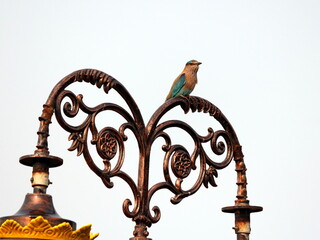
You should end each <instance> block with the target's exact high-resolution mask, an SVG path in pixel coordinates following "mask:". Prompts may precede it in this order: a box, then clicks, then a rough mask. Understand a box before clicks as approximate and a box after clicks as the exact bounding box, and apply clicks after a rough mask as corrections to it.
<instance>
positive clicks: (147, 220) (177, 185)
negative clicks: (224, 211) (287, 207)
mask: <svg viewBox="0 0 320 240" xmlns="http://www.w3.org/2000/svg"><path fill="white" fill-rule="evenodd" d="M82 81H84V82H87V83H91V84H92V85H95V86H97V87H98V88H101V87H103V90H104V91H105V93H108V92H109V90H111V89H114V90H115V91H117V92H118V93H119V94H120V96H121V97H122V98H123V99H124V100H125V101H126V103H127V105H128V107H129V109H130V111H127V110H125V109H124V108H123V107H121V106H119V105H117V104H114V103H109V102H107V103H102V104H99V105H97V106H95V107H88V106H87V105H86V104H85V103H84V101H83V96H82V95H77V96H76V95H75V94H74V93H72V92H71V91H69V90H66V88H67V87H68V86H69V85H70V84H72V83H74V82H82ZM63 102H64V104H63ZM62 105H63V107H62V108H61V106H62ZM45 106H46V107H47V108H48V107H50V108H53V109H54V112H55V115H56V118H57V120H58V122H59V124H60V125H61V126H62V127H63V128H64V129H65V130H66V131H67V132H69V133H70V135H69V140H71V141H72V144H71V146H70V148H69V150H70V151H74V150H77V154H78V155H83V156H84V159H85V160H86V162H87V164H88V166H89V167H90V169H91V170H92V171H93V172H94V173H95V174H97V175H98V176H99V177H100V178H101V179H102V181H103V183H104V184H105V185H106V187H108V188H111V187H113V183H112V181H111V178H113V177H120V178H122V179H123V180H124V181H126V182H127V183H128V185H129V186H130V188H131V190H132V192H133V196H134V201H133V204H134V205H133V208H132V210H130V209H129V207H130V206H131V205H132V201H131V200H129V199H126V200H125V201H124V203H123V211H124V213H125V215H126V216H127V217H129V218H132V219H133V220H134V221H135V222H136V227H135V231H134V238H132V239H147V236H148V231H147V226H148V227H150V226H151V224H152V223H156V222H157V221H159V219H160V216H161V214H160V209H159V207H157V206H155V207H153V208H152V211H153V214H151V212H150V208H149V205H150V200H151V198H152V196H153V195H154V194H155V193H156V192H157V191H158V190H161V189H168V190H169V191H171V192H172V193H173V194H174V196H173V197H172V198H171V202H172V203H174V204H177V203H179V202H180V201H181V200H182V199H183V198H185V197H188V196H190V195H192V194H194V193H195V192H197V191H198V189H199V188H200V187H201V186H202V184H203V185H204V186H205V187H209V184H210V185H211V186H213V187H216V186H217V184H216V181H215V178H216V177H217V176H218V170H220V169H223V168H225V167H227V166H228V165H229V163H230V162H231V161H232V159H233V158H234V152H235V150H236V149H237V151H238V150H239V143H238V139H237V137H236V134H235V132H234V131H233V128H232V126H231V125H230V123H229V122H228V120H227V119H226V118H225V117H224V115H223V114H222V113H221V111H220V110H219V109H218V108H217V107H216V106H214V105H213V104H212V103H210V102H209V101H207V100H205V99H203V98H199V97H194V96H190V97H177V98H173V99H170V100H168V101H167V102H165V103H164V104H163V105H162V106H160V107H159V108H158V109H157V110H156V111H155V113H154V114H153V116H152V117H151V118H150V120H149V122H148V124H147V125H145V124H144V122H143V118H142V116H141V113H140V111H139V108H138V107H137V105H136V103H135V101H134V100H133V98H132V97H131V95H130V94H129V92H128V91H127V90H126V89H125V88H124V87H123V85H122V84H120V83H119V82H118V81H117V80H116V79H114V78H113V77H111V76H109V75H107V74H105V73H103V72H100V71H97V70H92V69H84V70H80V71H76V72H74V73H72V74H70V75H68V76H67V77H65V78H64V79H62V80H61V82H60V83H58V85H57V86H56V87H55V88H54V89H53V91H52V93H51V95H50V96H49V98H48V101H47V103H46V104H45ZM179 106H180V107H181V108H182V109H183V110H184V112H185V113H188V112H189V111H190V110H191V111H192V112H195V111H197V112H203V113H208V114H209V115H210V116H212V117H214V118H215V119H216V120H217V121H218V122H219V123H220V124H221V126H222V128H223V129H220V130H213V129H212V128H209V129H208V133H207V135H206V136H201V135H199V134H198V133H197V132H196V131H195V130H194V129H193V128H192V127H191V126H190V125H188V124H187V123H186V122H182V121H178V120H169V121H164V122H160V120H161V119H162V117H163V116H164V115H165V114H166V113H167V112H169V111H170V110H171V109H173V108H175V107H179ZM80 111H81V112H83V113H84V114H85V115H86V117H85V119H84V121H83V122H82V123H81V124H78V125H76V126H73V125H71V124H69V123H68V122H67V121H66V120H65V117H67V118H74V117H75V116H77V115H78V113H79V112H80ZM105 111H112V112H116V113H117V114H119V115H120V116H122V118H123V119H124V123H122V124H121V125H120V127H119V129H115V128H113V127H110V126H106V127H104V128H103V129H98V128H97V126H96V117H97V116H98V115H99V114H100V113H102V112H105ZM46 119H47V118H44V117H43V120H41V118H40V121H41V125H40V130H39V133H38V134H39V141H38V143H39V144H38V146H37V147H38V149H39V150H41V149H46V147H47V139H46V138H47V136H48V134H46V132H48V124H49V123H50V122H49V121H48V120H46ZM172 128H178V129H181V130H183V131H185V132H186V133H187V134H188V135H189V136H190V138H191V139H192V141H193V142H194V149H193V150H192V151H188V150H187V149H186V148H185V147H183V146H182V145H179V144H172V140H171V136H170V135H169V134H168V133H167V130H169V129H172ZM127 129H129V130H130V131H131V132H132V133H133V134H134V136H135V138H136V141H137V143H138V147H139V156H140V159H139V173H138V181H137V183H136V182H135V181H134V180H133V179H132V178H131V177H130V176H129V175H128V174H127V173H126V172H124V171H123V170H122V166H123V162H124V158H125V144H124V142H125V141H126V140H127V136H126V135H125V134H124V132H125V130H127ZM89 133H90V134H91V136H92V139H88V136H90V134H89ZM157 138H162V139H163V140H164V141H165V144H164V145H163V147H162V150H163V151H164V158H163V181H161V182H159V183H157V184H155V185H153V186H151V187H150V186H149V162H150V152H151V146H152V145H153V143H154V141H155V140H156V139H157ZM206 143H208V144H209V145H210V148H211V150H212V153H213V154H215V155H223V154H224V156H225V157H224V160H223V161H220V162H215V161H214V160H213V159H211V158H210V157H209V155H208V154H207V152H206V150H205V148H204V146H203V145H204V144H206ZM88 144H92V145H95V147H96V151H97V153H98V155H99V156H100V157H101V159H102V161H103V163H104V168H103V169H100V168H99V167H98V166H97V165H96V164H95V163H94V161H93V158H92V156H91V154H90V151H89V148H88ZM239 155H241V154H240V153H239V152H237V156H239ZM111 161H112V162H114V164H112V166H111ZM237 161H238V162H239V164H238V165H239V166H240V165H241V164H242V163H243V160H242V158H241V157H240V158H239V157H238V159H237ZM243 164H244V163H243ZM196 168H198V177H197V179H196V181H195V182H194V184H193V185H192V186H191V187H190V188H188V189H184V188H183V186H182V185H183V184H182V183H183V180H184V179H186V178H188V176H189V175H190V174H191V172H192V171H193V170H195V169H196ZM241 171H242V172H240V170H239V176H238V179H239V181H238V186H239V188H241V190H239V191H238V192H240V191H241V192H240V194H238V196H237V197H238V199H239V201H240V200H241V201H246V191H245V190H246V180H244V179H245V170H244V168H242V169H241ZM170 172H171V173H173V174H170ZM173 176H174V178H175V179H172V177H173Z"/></svg>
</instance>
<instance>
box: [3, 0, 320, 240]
mask: <svg viewBox="0 0 320 240" xmlns="http://www.w3.org/2000/svg"><path fill="white" fill-rule="evenodd" d="M319 12H320V2H319V1H318V0H314V1H311V0H304V1H293V0H291V1H279V0H277V1H258V0H256V1H239V0H236V1H235V0H230V1H213V0H211V1H185V0H184V1H157V2H156V1H153V2H151V1H79V0H78V1H50V2H49V1H16V0H12V1H4V0H1V1H0V66H1V67H0V79H1V80H0V104H1V105H0V106H1V112H2V114H1V126H2V132H1V139H0V146H1V147H0V148H1V154H2V157H1V161H2V167H1V169H0V170H1V173H0V182H1V184H0V191H1V192H2V196H1V198H0V206H1V208H0V215H1V216H5V215H12V214H14V213H15V212H16V211H17V210H18V209H19V207H20V206H21V204H22V202H23V199H24V195H25V194H26V193H28V192H31V191H32V189H31V186H30V183H29V178H30V176H31V169H30V168H27V167H24V166H22V165H20V164H18V159H19V157H20V156H22V155H26V154H31V153H33V151H34V149H35V145H36V131H37V129H38V120H37V118H38V116H39V115H40V113H41V110H42V104H43V103H44V102H45V101H46V98H47V96H48V95H49V93H50V91H51V89H52V88H53V87H54V85H55V84H56V83H57V82H58V81H59V80H60V79H62V78H63V77H64V76H66V75H68V74H69V73H71V72H73V71H75V70H78V69H81V68H95V69H99V70H101V71H104V72H106V73H108V74H110V75H112V76H113V77H115V78H116V79H117V80H119V81H120V82H121V83H122V84H123V85H125V87H126V88H127V89H128V90H129V92H130V93H131V94H132V96H133V97H134V99H135V100H136V102H137V104H138V105H139V107H140V110H141V112H142V114H143V116H144V119H145V122H147V121H148V119H149V117H150V116H151V114H152V113H153V111H154V110H155V109H157V108H158V107H159V106H160V105H161V104H162V103H163V101H164V98H165V96H166V95H167V92H168V90H169V88H170V86H171V83H172V81H173V79H174V78H175V77H176V76H177V74H178V73H180V71H181V70H182V68H183V66H184V64H185V62H187V61H188V60H190V59H197V60H199V61H201V62H203V64H202V65H201V66H200V70H199V73H198V78H199V84H198V85H197V87H196V89H195V90H194V92H193V95H196V96H201V97H203V98H206V99H208V100H209V101H211V102H212V103H214V104H215V105H217V106H218V107H219V108H220V109H221V110H222V112H223V113H224V114H225V115H226V116H227V118H228V119H229V121H230V122H231V124H232V125H233V127H234V128H235V130H236V132H237V134H238V137H239V140H240V142H241V144H242V145H243V150H244V154H245V162H246V165H247V168H248V172H247V174H248V183H249V185H248V196H249V199H250V203H251V204H252V205H260V206H263V207H264V211H263V212H262V213H256V214H252V216H251V222H252V233H251V238H252V239H259V240H266V239H279V240H284V239H291V240H297V239H318V237H317V236H318V234H319V233H318V228H319V227H318V225H319V214H320V211H319V208H318V207H317V206H318V199H319V198H318V196H319V194H318V189H319V187H318V183H319V182H320V174H319V168H320V161H319V152H318V151H319V150H318V149H319V134H320V131H319V127H318V124H319V122H320V112H319V107H318V104H319V90H320V79H319V77H320V68H319V64H320V47H319V43H320V14H319ZM94 90H95V89H94ZM95 91H96V93H97V92H99V93H100V92H101V91H98V90H95ZM92 96H94V95H92ZM202 115H203V114H202ZM202 115H201V117H202ZM174 117H175V115H173V118H174ZM203 117H206V116H203ZM199 119H201V118H199ZM197 123H198V125H199V124H200V125H201V126H202V122H201V121H200V120H199V121H198V122H197ZM205 127H206V128H207V126H205ZM50 133H51V137H50V139H49V147H50V151H51V153H52V155H57V156H59V157H61V158H63V159H64V165H63V166H62V167H60V168H58V169H52V170H51V175H50V179H51V181H52V182H53V183H54V184H53V185H51V186H50V187H49V189H48V193H49V194H52V195H53V198H54V203H55V207H56V209H57V211H58V213H59V214H60V215H61V216H62V217H65V218H69V219H72V220H74V221H76V222H77V223H78V227H80V226H83V225H85V224H89V223H91V224H93V230H92V231H93V232H100V234H101V235H100V237H99V239H128V238H129V237H131V236H132V231H133V227H134V223H133V222H131V220H130V219H128V218H126V217H125V216H124V215H123V213H122V210H121V207H122V202H123V200H124V199H126V198H130V199H132V195H131V193H130V191H129V189H128V188H127V187H126V185H125V184H124V183H123V182H122V181H121V180H119V179H116V180H114V182H115V187H114V188H113V189H111V190H109V189H106V188H105V187H104V185H103V184H102V183H101V181H100V179H99V178H98V177H96V176H95V175H94V174H93V173H92V172H91V171H90V170H89V168H87V166H86V165H85V163H84V161H83V159H82V157H80V158H76V157H75V156H76V153H75V152H68V151H67V150H66V149H67V148H68V147H69V146H70V143H69V142H68V141H67V137H68V134H66V133H65V132H64V130H62V129H61V128H59V127H58V124H57V122H55V121H53V124H52V126H51V131H50ZM159 154H160V153H159ZM127 156H130V155H127ZM128 158H129V157H128ZM134 160H136V159H134ZM151 161H152V159H151ZM130 167H131V168H133V169H131V170H135V167H136V166H135V165H130ZM233 169H234V165H233V164H231V165H230V166H229V167H228V168H227V169H225V170H222V171H220V172H219V177H218V179H217V183H218V187H217V188H209V189H205V188H202V189H200V191H199V192H198V193H196V194H195V195H193V196H191V197H189V198H187V199H185V200H183V201H182V202H181V203H180V204H179V205H177V206H174V205H171V203H170V202H169V199H170V197H171V196H172V194H170V193H169V192H168V191H162V192H159V193H158V195H157V196H156V197H155V199H154V201H153V205H158V206H159V207H160V209H161V212H162V218H161V219H160V221H159V222H158V223H157V224H155V225H153V226H152V227H151V229H150V231H149V232H150V237H151V238H153V239H155V240H156V239H158V240H164V239H195V238H199V239H200V238H212V239H235V234H234V231H233V230H232V227H233V221H234V217H233V216H232V215H228V214H225V213H222V212H221V210H220V209H221V208H222V207H224V206H230V205H233V203H234V202H233V201H234V200H235V195H236V185H235V177H236V174H235V172H234V171H233ZM153 205H152V206H153Z"/></svg>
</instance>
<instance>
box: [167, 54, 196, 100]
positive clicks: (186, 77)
mask: <svg viewBox="0 0 320 240" xmlns="http://www.w3.org/2000/svg"><path fill="white" fill-rule="evenodd" d="M200 64H201V62H198V61H196V60H190V61H188V62H187V63H186V66H185V67H184V69H183V71H182V72H181V73H180V74H179V75H178V77H177V78H176V79H175V80H174V82H173V84H172V87H171V89H170V92H169V94H168V96H167V98H166V101H167V100H169V99H170V98H174V97H178V96H180V95H182V96H188V95H189V94H190V93H191V92H192V91H193V89H194V87H195V85H196V84H197V82H198V79H197V72H198V69H199V65H200Z"/></svg>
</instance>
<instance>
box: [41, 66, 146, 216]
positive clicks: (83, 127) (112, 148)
mask: <svg viewBox="0 0 320 240" xmlns="http://www.w3.org/2000/svg"><path fill="white" fill-rule="evenodd" d="M92 75H93V76H92ZM77 81H78V82H81V81H85V82H89V83H91V84H93V85H96V86H97V87H98V88H100V87H102V86H104V88H103V89H104V91H105V92H106V93H108V92H109V91H110V89H112V88H113V89H115V90H116V91H117V92H118V93H119V94H120V95H121V96H122V97H123V98H124V99H125V101H126V102H127V104H128V106H129V109H130V110H131V112H128V111H127V110H125V109H124V108H122V107H121V106H119V105H117V104H113V103H102V104H99V105H97V106H95V107H89V106H87V105H86V104H85V103H84V101H83V96H82V95H81V94H79V95H75V94H74V93H73V92H71V91H69V90H66V89H65V88H66V87H67V86H69V85H70V84H72V83H73V82H77ZM47 102H48V103H51V104H52V105H53V107H54V110H55V116H56V119H57V121H58V123H59V124H60V126H61V127H62V128H63V129H64V130H66V131H67V132H69V133H70V135H69V140H70V141H72V144H71V146H70V148H69V149H68V150H70V151H74V150H76V151H77V155H78V156H80V155H83V156H84V159H85V161H86V162H87V165H88V166H89V168H90V169H91V170H92V171H93V172H94V173H96V175H98V176H99V177H100V178H101V180H102V182H103V183H104V185H105V186H106V187H108V188H112V187H113V182H112V181H111V178H112V177H120V178H122V179H123V180H124V181H126V182H127V183H128V185H129V186H130V188H131V190H132V192H133V196H134V199H135V200H134V207H133V210H130V209H129V206H130V205H132V203H131V201H130V200H129V199H126V200H125V201H124V203H123V211H124V213H125V215H126V216H127V217H133V216H135V214H136V213H137V211H138V209H139V201H140V197H139V191H138V189H137V185H136V183H135V181H134V180H133V179H132V178H131V177H130V176H129V175H128V174H127V173H125V172H124V171H122V170H121V168H122V165H123V162H124V157H125V144H124V142H125V141H126V140H127V136H126V135H125V130H127V129H130V130H131V132H132V133H133V134H134V135H135V137H136V139H137V142H138V146H139V147H140V148H142V146H143V143H142V138H141V134H140V133H141V128H142V127H144V123H143V120H142V117H141V114H140V112H139V109H138V108H137V106H136V104H135V102H134V101H133V99H132V97H131V96H130V94H129V93H128V92H127V91H126V89H125V88H124V87H123V86H122V85H121V84H120V83H119V82H118V81H117V80H115V79H114V78H112V77H110V76H109V75H107V74H104V73H102V72H99V71H97V70H94V71H93V70H90V69H87V70H80V71H77V72H74V73H72V74H70V75H69V76H67V77H66V78H64V79H63V80H62V81H61V82H60V83H59V84H58V85H57V86H56V88H54V90H53V91H52V93H51V95H50V97H49V99H48V101H47ZM48 103H47V105H48ZM107 111H112V112H116V113H118V114H119V115H120V116H122V117H123V119H124V123H122V124H121V125H120V127H119V129H118V130H117V129H115V128H113V127H105V128H103V129H98V128H97V126H96V118H97V116H98V115H99V114H100V113H102V112H107ZM80 112H82V113H84V115H85V117H84V120H83V121H82V122H81V123H80V124H77V125H75V124H71V123H70V120H71V119H72V118H76V117H77V116H79V113H80ZM89 133H91V136H92V138H91V139H88V138H89V136H90V134H89ZM89 144H92V145H95V147H96V152H97V153H98V155H99V156H100V157H101V159H102V161H103V163H104V168H102V169H100V168H99V167H98V166H97V165H96V164H95V162H94V160H93V157H92V156H91V154H90V150H89V147H88V145H89ZM111 162H113V164H112V165H111Z"/></svg>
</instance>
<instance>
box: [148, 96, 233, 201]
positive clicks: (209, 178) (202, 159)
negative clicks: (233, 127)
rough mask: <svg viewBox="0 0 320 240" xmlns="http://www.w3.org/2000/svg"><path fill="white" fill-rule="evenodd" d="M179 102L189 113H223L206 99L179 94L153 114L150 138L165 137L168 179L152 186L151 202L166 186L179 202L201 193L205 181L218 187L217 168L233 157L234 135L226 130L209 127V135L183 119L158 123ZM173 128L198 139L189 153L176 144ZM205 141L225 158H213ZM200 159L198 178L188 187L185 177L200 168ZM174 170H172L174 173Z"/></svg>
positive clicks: (165, 170) (165, 174)
mask: <svg viewBox="0 0 320 240" xmlns="http://www.w3.org/2000/svg"><path fill="white" fill-rule="evenodd" d="M178 105H180V106H181V107H182V108H183V109H184V111H185V112H186V113H187V112H188V111H189V109H191V110H192V111H195V110H198V111H204V112H209V113H210V115H214V114H217V115H220V114H221V112H220V111H219V109H217V108H216V107H215V106H214V105H213V104H211V103H209V102H208V101H206V100H204V99H202V98H198V97H179V98H176V99H174V100H172V101H171V102H169V103H165V104H164V106H162V107H160V108H159V109H158V111H157V112H156V113H155V114H154V115H153V117H152V118H151V120H150V122H149V125H147V128H148V129H150V131H149V138H150V139H149V140H150V141H151V142H153V141H154V140H155V139H157V138H159V137H162V138H163V139H164V140H165V144H164V145H163V147H162V149H163V151H164V152H165V156H164V160H163V161H164V163H163V175H164V182H161V183H158V184H155V185H154V186H152V187H151V188H150V191H149V201H150V200H151V198H152V195H153V194H154V193H155V192H156V191H158V190H160V189H164V188H165V189H168V190H170V191H171V192H172V193H174V194H175V196H174V197H172V198H171V202H172V203H173V204H177V203H179V202H180V201H181V200H182V199H183V198H185V197H188V196H190V195H192V194H194V193H195V192H197V190H198V189H199V188H200V187H201V185H202V184H203V185H204V186H205V187H208V186H209V184H210V185H212V186H214V187H216V186H217V184H216V182H215V178H216V177H217V176H218V172H217V170H219V169H223V168H225V167H227V166H228V165H229V164H230V162H231V161H232V159H233V140H232V137H231V134H230V133H229V132H228V131H226V130H225V129H223V130H217V131H214V130H213V129H212V128H208V134H207V135H206V136H201V135H199V134H198V133H197V132H196V131H195V130H194V129H193V128H192V127H191V126H190V125H188V124H187V123H185V122H182V121H179V120H169V121H165V122H162V123H160V124H158V122H159V121H160V119H161V117H162V116H163V115H165V113H166V112H168V111H170V110H171V109H172V108H173V107H176V106H178ZM203 109H205V110H203ZM220 117H221V116H220ZM171 128H179V129H182V130H183V131H185V132H186V133H187V134H188V135H189V136H190V137H191V138H192V140H193V142H194V149H193V150H192V152H189V151H188V150H187V149H186V148H185V147H183V146H182V145H179V144H175V145H173V144H172V141H171V137H170V135H169V134H168V133H167V131H166V130H169V129H171ZM205 143H209V144H210V148H211V151H212V152H213V153H214V154H216V155H223V154H225V157H224V159H223V160H222V161H220V162H215V161H214V160H213V159H211V158H210V157H209V155H208V154H207V152H206V150H205V148H204V146H203V145H204V144H205ZM197 159H199V163H198V165H199V166H198V167H199V172H198V177H197V179H196V181H195V182H194V184H193V185H192V186H191V187H190V188H188V189H186V190H184V189H183V187H182V185H183V184H182V183H183V181H184V179H186V178H187V177H188V176H189V175H190V173H191V172H192V170H195V169H196V168H197ZM170 172H171V173H172V174H171V175H170ZM172 175H173V176H174V177H175V180H173V179H172Z"/></svg>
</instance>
